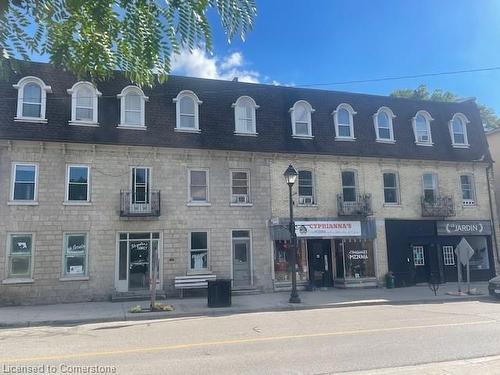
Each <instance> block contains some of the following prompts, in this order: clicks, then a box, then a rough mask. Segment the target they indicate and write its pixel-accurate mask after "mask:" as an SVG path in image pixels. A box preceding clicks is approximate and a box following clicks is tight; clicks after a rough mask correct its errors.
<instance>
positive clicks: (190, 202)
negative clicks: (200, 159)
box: [187, 168, 211, 206]
mask: <svg viewBox="0 0 500 375" xmlns="http://www.w3.org/2000/svg"><path fill="white" fill-rule="evenodd" d="M191 172H205V177H206V180H205V183H206V192H207V198H206V200H204V201H195V200H192V195H191ZM187 183H188V206H210V205H211V204H210V171H209V169H208V168H189V169H188V181H187Z"/></svg>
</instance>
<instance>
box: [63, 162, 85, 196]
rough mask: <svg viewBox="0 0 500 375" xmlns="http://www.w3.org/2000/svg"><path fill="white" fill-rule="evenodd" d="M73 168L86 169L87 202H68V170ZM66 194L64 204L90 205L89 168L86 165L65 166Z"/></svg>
mask: <svg viewBox="0 0 500 375" xmlns="http://www.w3.org/2000/svg"><path fill="white" fill-rule="evenodd" d="M72 167H74V168H87V200H81V201H80V200H70V199H69V171H70V169H71V168H72ZM65 190H66V192H65V195H64V203H69V204H74V205H78V204H85V203H90V166H89V165H86V164H67V165H66V189H65Z"/></svg>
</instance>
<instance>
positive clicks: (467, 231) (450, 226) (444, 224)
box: [437, 220, 491, 236]
mask: <svg viewBox="0 0 500 375" xmlns="http://www.w3.org/2000/svg"><path fill="white" fill-rule="evenodd" d="M437 234H438V235H439V236H474V235H475V236H482V235H489V234H491V222H489V221H487V220H457V221H438V222H437Z"/></svg>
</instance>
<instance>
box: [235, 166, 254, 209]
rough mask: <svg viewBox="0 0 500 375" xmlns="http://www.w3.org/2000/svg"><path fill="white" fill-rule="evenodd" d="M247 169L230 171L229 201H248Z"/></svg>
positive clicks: (241, 202) (239, 202)
mask: <svg viewBox="0 0 500 375" xmlns="http://www.w3.org/2000/svg"><path fill="white" fill-rule="evenodd" d="M249 181H250V178H249V172H248V171H231V203H232V204H245V203H250V186H249V185H250V184H249Z"/></svg>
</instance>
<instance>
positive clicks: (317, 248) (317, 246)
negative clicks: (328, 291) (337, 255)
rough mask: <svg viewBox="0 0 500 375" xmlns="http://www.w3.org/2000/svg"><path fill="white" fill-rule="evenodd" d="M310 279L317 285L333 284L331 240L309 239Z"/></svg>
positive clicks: (326, 285) (318, 286)
mask: <svg viewBox="0 0 500 375" xmlns="http://www.w3.org/2000/svg"><path fill="white" fill-rule="evenodd" d="M307 252H308V260H309V280H310V281H311V282H312V283H313V284H314V286H315V287H317V288H321V287H328V286H332V285H333V282H332V281H333V277H332V252H331V248H330V240H308V241H307Z"/></svg>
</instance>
